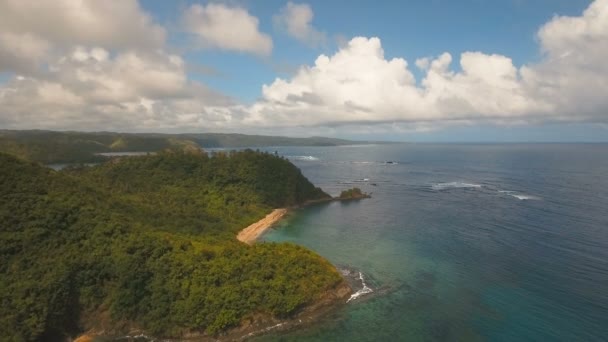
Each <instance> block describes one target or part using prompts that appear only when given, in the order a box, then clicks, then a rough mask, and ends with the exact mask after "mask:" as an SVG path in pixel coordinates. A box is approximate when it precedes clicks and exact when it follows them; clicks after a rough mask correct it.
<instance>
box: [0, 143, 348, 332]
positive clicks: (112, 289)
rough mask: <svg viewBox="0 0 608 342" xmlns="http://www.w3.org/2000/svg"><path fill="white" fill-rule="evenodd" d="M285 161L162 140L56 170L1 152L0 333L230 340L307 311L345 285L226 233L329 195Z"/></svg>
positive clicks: (339, 295) (295, 250) (318, 264)
mask: <svg viewBox="0 0 608 342" xmlns="http://www.w3.org/2000/svg"><path fill="white" fill-rule="evenodd" d="M331 199H332V198H331V196H329V195H328V194H326V193H325V192H323V191H322V190H321V189H320V188H316V187H315V186H314V185H312V184H311V183H310V182H309V181H308V180H307V179H306V178H305V177H304V176H303V175H302V173H301V172H300V170H299V169H298V168H297V167H295V166H294V165H293V164H291V163H290V162H289V161H288V160H286V159H284V158H281V157H278V156H275V155H272V154H269V153H262V152H256V151H252V150H244V151H240V152H220V153H212V154H207V153H204V152H201V151H200V150H198V149H167V150H165V151H161V152H158V153H156V154H154V155H146V156H139V157H125V158H118V159H111V160H110V161H107V162H104V163H101V164H99V165H96V166H73V167H68V168H66V169H64V170H62V171H54V170H52V169H49V168H47V167H45V166H43V165H41V164H39V163H37V162H34V161H31V160H25V159H22V158H18V157H15V156H11V155H8V154H4V153H0V225H1V229H0V255H1V258H2V263H0V300H1V302H2V304H3V305H2V306H0V335H1V336H3V337H4V338H6V339H7V340H9V341H22V340H66V339H70V338H75V337H77V336H79V335H81V334H83V333H87V334H90V335H91V336H95V335H103V336H109V337H111V336H123V335H126V334H132V333H137V334H139V333H142V334H146V335H148V336H155V337H163V338H197V339H206V338H209V339H216V338H235V337H239V336H241V337H242V336H249V335H251V334H255V333H256V332H258V331H264V330H265V329H267V328H268V327H270V326H274V325H276V324H277V323H279V322H286V321H287V322H289V320H290V319H291V320H292V321H294V318H298V317H302V315H308V317H314V316H315V315H316V314H318V313H320V312H324V311H325V310H328V308H331V307H333V306H335V305H336V304H338V303H344V302H345V301H346V299H347V298H348V297H349V295H350V293H351V290H350V288H349V287H348V285H347V284H346V282H345V280H344V279H343V278H342V276H341V275H340V273H339V272H338V271H337V270H336V268H335V267H334V266H333V265H331V264H330V263H329V262H328V261H327V260H325V259H323V258H322V257H320V256H319V255H317V254H315V253H314V252H312V251H309V250H307V249H305V248H303V247H300V246H297V245H293V244H289V243H281V244H277V243H258V244H252V245H248V244H245V243H242V242H239V241H238V240H237V239H235V236H236V235H237V233H238V232H239V231H241V230H242V228H243V227H247V226H249V225H251V224H255V223H256V222H259V221H260V220H263V219H264V218H265V217H266V215H267V214H268V213H271V212H272V211H273V209H274V208H293V207H297V206H300V205H303V204H305V203H310V202H315V201H327V200H331Z"/></svg>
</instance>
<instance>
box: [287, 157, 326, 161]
mask: <svg viewBox="0 0 608 342" xmlns="http://www.w3.org/2000/svg"><path fill="white" fill-rule="evenodd" d="M286 157H287V159H293V160H309V161H314V160H319V158H317V157H313V156H286Z"/></svg>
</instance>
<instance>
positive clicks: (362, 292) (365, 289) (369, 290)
mask: <svg viewBox="0 0 608 342" xmlns="http://www.w3.org/2000/svg"><path fill="white" fill-rule="evenodd" d="M359 280H361V285H362V286H363V287H362V288H361V289H360V290H359V291H357V292H355V293H353V294H352V295H350V298H348V300H347V301H346V302H347V303H348V302H350V301H351V300H355V299H357V298H359V297H361V296H364V295H366V294H368V293H372V292H374V290H372V288H371V287H369V286H367V284H366V283H365V278H364V277H363V273H361V272H359Z"/></svg>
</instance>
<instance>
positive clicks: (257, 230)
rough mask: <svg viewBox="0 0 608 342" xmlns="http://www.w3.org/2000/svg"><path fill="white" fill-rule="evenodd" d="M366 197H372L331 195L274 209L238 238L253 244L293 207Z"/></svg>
mask: <svg viewBox="0 0 608 342" xmlns="http://www.w3.org/2000/svg"><path fill="white" fill-rule="evenodd" d="M364 198H371V196H370V195H369V194H363V195H360V196H354V197H329V198H322V199H318V200H309V201H306V202H305V203H304V204H302V205H300V206H296V207H292V208H278V209H273V210H272V211H271V212H270V213H269V214H267V215H266V216H264V218H262V219H261V220H259V221H257V222H254V223H252V224H250V225H249V226H247V227H246V228H244V229H242V230H241V231H239V233H238V234H237V236H236V238H237V239H238V240H239V241H241V242H244V243H246V244H248V245H252V244H254V243H255V242H256V241H257V239H258V238H259V237H260V236H261V235H262V234H264V232H266V231H267V230H268V229H270V228H271V227H272V226H273V225H274V224H276V223H277V222H279V221H280V220H281V219H283V217H285V215H287V213H288V212H289V211H290V210H292V209H299V208H304V207H308V206H312V205H316V204H322V203H329V202H346V201H353V200H360V199H364Z"/></svg>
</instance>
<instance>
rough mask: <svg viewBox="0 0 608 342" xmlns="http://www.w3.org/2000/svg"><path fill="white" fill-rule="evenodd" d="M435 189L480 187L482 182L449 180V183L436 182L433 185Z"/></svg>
mask: <svg viewBox="0 0 608 342" xmlns="http://www.w3.org/2000/svg"><path fill="white" fill-rule="evenodd" d="M432 188H433V190H446V189H479V188H481V184H474V183H464V182H448V183H435V184H433V185H432Z"/></svg>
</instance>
